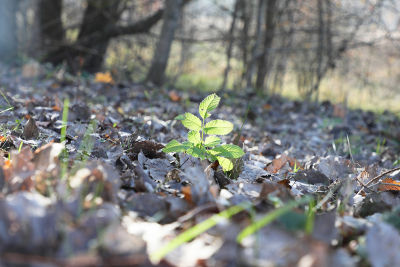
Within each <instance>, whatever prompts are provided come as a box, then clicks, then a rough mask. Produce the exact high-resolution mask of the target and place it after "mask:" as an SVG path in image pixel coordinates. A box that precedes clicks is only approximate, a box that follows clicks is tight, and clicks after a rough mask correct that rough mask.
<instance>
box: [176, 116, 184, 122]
mask: <svg viewBox="0 0 400 267" xmlns="http://www.w3.org/2000/svg"><path fill="white" fill-rule="evenodd" d="M184 119H185V115H179V116H176V117H175V119H174V120H180V121H181V120H184Z"/></svg>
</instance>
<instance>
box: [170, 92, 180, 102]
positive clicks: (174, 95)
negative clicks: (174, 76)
mask: <svg viewBox="0 0 400 267" xmlns="http://www.w3.org/2000/svg"><path fill="white" fill-rule="evenodd" d="M168 95H169V98H170V99H171V100H172V101H174V102H179V101H181V99H182V98H181V97H180V96H179V95H178V94H177V93H176V91H175V90H172V91H171V92H169V94H168Z"/></svg>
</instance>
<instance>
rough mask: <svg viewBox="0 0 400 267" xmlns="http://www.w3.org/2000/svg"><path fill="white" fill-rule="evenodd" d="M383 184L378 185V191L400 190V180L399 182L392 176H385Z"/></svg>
mask: <svg viewBox="0 0 400 267" xmlns="http://www.w3.org/2000/svg"><path fill="white" fill-rule="evenodd" d="M382 183H385V184H382V185H380V186H378V191H387V190H395V191H400V182H397V181H395V180H393V179H391V178H385V179H383V180H382ZM386 184H394V185H397V186H391V185H386Z"/></svg>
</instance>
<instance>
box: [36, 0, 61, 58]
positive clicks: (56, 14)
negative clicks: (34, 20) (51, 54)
mask: <svg viewBox="0 0 400 267" xmlns="http://www.w3.org/2000/svg"><path fill="white" fill-rule="evenodd" d="M61 12H62V0H40V1H39V28H40V36H41V42H42V47H44V48H45V49H46V50H51V49H54V48H55V47H59V46H60V45H61V44H62V42H63V41H64V31H63V27H62V22H61ZM51 63H55V62H51Z"/></svg>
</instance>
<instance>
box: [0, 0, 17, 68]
mask: <svg viewBox="0 0 400 267" xmlns="http://www.w3.org/2000/svg"><path fill="white" fill-rule="evenodd" d="M19 2H20V1H19V0H1V1H0V60H2V61H8V60H12V59H14V58H15V57H16V56H17V53H18V39H17V35H16V32H17V25H16V21H15V14H16V12H17V9H18V5H19Z"/></svg>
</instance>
